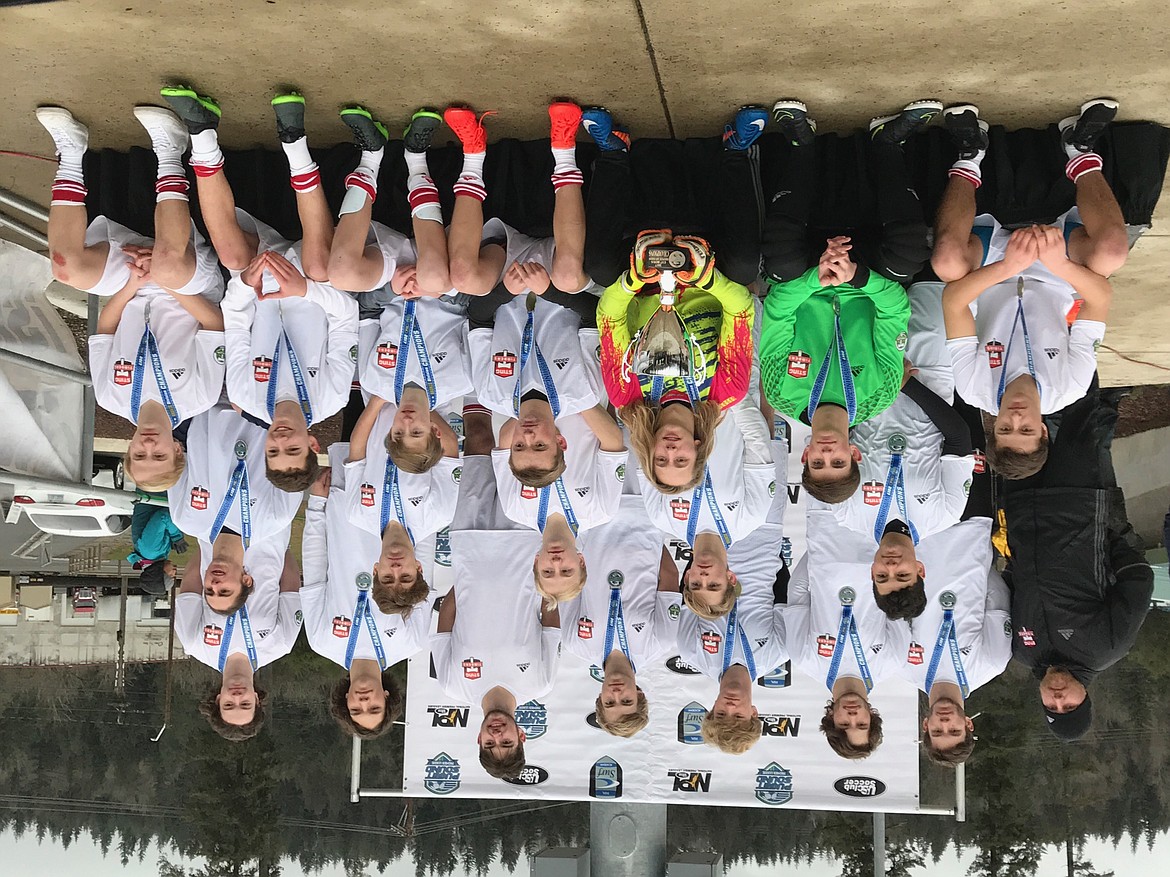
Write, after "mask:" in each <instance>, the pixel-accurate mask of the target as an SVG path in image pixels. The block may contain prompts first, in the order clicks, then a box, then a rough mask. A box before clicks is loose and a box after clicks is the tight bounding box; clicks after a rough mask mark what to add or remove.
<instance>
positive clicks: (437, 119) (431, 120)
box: [402, 107, 443, 152]
mask: <svg viewBox="0 0 1170 877" xmlns="http://www.w3.org/2000/svg"><path fill="white" fill-rule="evenodd" d="M442 125H443V117H442V116H441V115H439V114H438V113H436V112H435V111H434V110H429V109H427V108H426V107H423V108H422V109H420V110H417V111H416V112H415V114H414V115H413V116H411V117H410V124H409V125H407V126H406V130H405V131H403V132H402V146H403V148H404V149H405V150H406V151H407V152H426V151H427V150H428V149H430V148H431V140H432V139H433V138H434V136H435V132H436V131H438V130H439V128H440V127H442Z"/></svg>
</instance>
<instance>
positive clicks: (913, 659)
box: [906, 643, 923, 667]
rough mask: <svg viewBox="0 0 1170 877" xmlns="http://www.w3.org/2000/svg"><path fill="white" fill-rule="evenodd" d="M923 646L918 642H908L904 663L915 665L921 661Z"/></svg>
mask: <svg viewBox="0 0 1170 877" xmlns="http://www.w3.org/2000/svg"><path fill="white" fill-rule="evenodd" d="M922 655H923V648H922V646H921V645H920V644H919V643H910V651H908V652H907V653H906V663H908V664H913V665H914V666H915V667H917V666H918V665H919V664H921V663H922Z"/></svg>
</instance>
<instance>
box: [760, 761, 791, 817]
mask: <svg viewBox="0 0 1170 877" xmlns="http://www.w3.org/2000/svg"><path fill="white" fill-rule="evenodd" d="M756 800H757V801H759V802H760V803H762V804H768V805H770V806H773V807H777V806H779V805H781V804H787V803H788V802H789V801H791V800H792V771H790V770H785V769H784V768H783V767H781V766H780V765H779V764H777V763H776V762H774V761H773V762H771V763H770V764H767V765H765V766H764V767H761V768H760V769H759V770H757V771H756Z"/></svg>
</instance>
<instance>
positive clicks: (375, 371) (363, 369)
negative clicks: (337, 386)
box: [357, 320, 394, 402]
mask: <svg viewBox="0 0 1170 877" xmlns="http://www.w3.org/2000/svg"><path fill="white" fill-rule="evenodd" d="M381 337H382V324H381V322H380V321H378V320H361V321H360V322H359V323H358V366H357V374H358V380H359V381H361V385H362V389H363V390H365V391H366V393H368V394H369V395H371V396H381V397H382V398H383V399H387V398H389V401H391V402H393V401H394V399H393V398H390V397H387V395H386V392H385V389H384V387H383V385H382V381H380V380H379V378H380V377H381V375H379V371H381V370H380V369H379V368H378V366H377V355H378V354H377V347H378V339H379V338H381Z"/></svg>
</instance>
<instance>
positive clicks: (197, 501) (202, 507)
mask: <svg viewBox="0 0 1170 877" xmlns="http://www.w3.org/2000/svg"><path fill="white" fill-rule="evenodd" d="M210 496H211V494H210V493H208V492H207V488H206V487H192V488H191V508H193V509H195V511H197V512H203V511H207V500H208V499H209V498H210Z"/></svg>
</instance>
